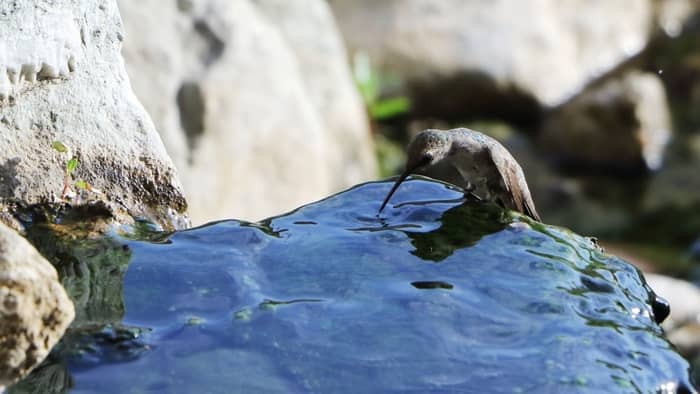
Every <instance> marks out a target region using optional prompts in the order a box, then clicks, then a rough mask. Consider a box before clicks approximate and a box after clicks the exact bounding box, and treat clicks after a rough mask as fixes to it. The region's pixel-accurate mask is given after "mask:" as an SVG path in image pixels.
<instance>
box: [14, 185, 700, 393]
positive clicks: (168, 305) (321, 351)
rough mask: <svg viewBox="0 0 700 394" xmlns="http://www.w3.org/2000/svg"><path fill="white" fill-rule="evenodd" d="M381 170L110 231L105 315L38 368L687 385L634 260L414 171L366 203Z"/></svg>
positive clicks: (219, 382) (532, 384)
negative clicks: (115, 284)
mask: <svg viewBox="0 0 700 394" xmlns="http://www.w3.org/2000/svg"><path fill="white" fill-rule="evenodd" d="M391 186H392V182H373V183H366V184H363V185H359V186H357V187H354V188H352V189H350V190H347V191H345V192H342V193H340V194H337V195H334V196H331V197H329V198H327V199H324V200H322V201H319V202H317V203H313V204H309V205H306V206H303V207H300V208H299V209H297V210H295V211H294V212H292V213H290V214H287V215H282V216H278V217H274V218H271V219H267V220H264V221H262V222H259V223H248V222H241V221H236V220H230V221H220V222H217V223H212V224H210V225H206V226H202V227H199V228H196V229H192V230H188V231H182V232H176V233H173V234H169V233H162V232H160V233H158V232H156V233H150V234H149V233H148V232H142V233H141V234H140V237H142V240H141V241H138V240H136V239H134V237H132V238H130V239H129V240H123V239H122V240H117V241H119V242H124V243H126V244H128V246H129V248H130V250H131V260H130V262H129V267H128V270H126V272H125V275H124V281H123V288H122V291H123V297H122V298H123V299H124V303H125V306H126V307H125V313H124V316H123V318H122V320H121V321H115V322H113V323H111V324H110V325H107V326H100V327H97V328H96V329H95V330H93V332H91V333H90V332H87V331H83V332H82V333H81V334H80V335H78V336H75V337H71V338H69V339H68V340H64V341H63V342H62V343H63V344H64V345H65V346H63V347H62V348H61V349H60V351H57V352H54V359H53V360H51V361H52V362H54V363H55V365H57V367H56V368H55V369H48V371H56V370H58V371H60V367H58V366H60V365H65V366H67V369H68V373H69V374H70V377H71V379H72V382H73V386H72V387H73V389H74V390H76V391H84V392H93V391H99V392H103V393H112V392H113V393H122V392H125V391H129V390H131V391H133V390H136V391H139V390H146V391H148V390H153V389H154V388H157V389H158V391H163V392H174V391H176V392H198V391H199V390H200V389H201V387H205V386H206V387H226V388H227V389H229V390H230V388H234V391H240V392H308V391H313V392H347V391H351V392H405V391H413V392H464V391H470V390H473V388H474V387H477V388H478V389H479V390H480V389H481V388H483V387H487V388H488V390H487V391H488V392H493V393H513V392H518V391H524V392H527V391H529V392H553V393H559V392H577V393H600V392H629V391H640V392H674V391H673V390H677V391H678V392H683V391H682V390H687V391H688V392H693V389H692V386H691V383H690V379H689V377H688V363H687V362H686V361H685V360H684V359H683V358H682V357H681V356H680V355H679V354H677V353H676V352H675V351H674V350H673V348H672V347H671V345H670V344H669V342H668V341H667V340H666V338H665V336H664V333H663V331H662V329H661V328H660V327H659V325H658V324H657V323H656V320H657V319H658V318H659V317H658V316H656V315H655V313H656V311H657V310H658V308H656V307H655V306H654V302H653V300H654V299H655V296H654V294H653V292H651V290H650V289H649V287H648V286H647V285H646V283H645V281H644V279H643V277H642V276H641V274H640V272H639V271H638V270H637V269H636V268H634V267H633V266H631V265H630V264H628V263H626V262H624V261H623V260H621V259H619V258H616V257H614V256H612V255H608V254H605V253H604V252H603V251H602V250H601V249H600V248H599V247H598V246H597V244H596V243H595V242H594V241H593V240H591V239H590V238H586V237H581V236H578V235H576V234H573V233H571V232H569V231H567V230H565V229H562V228H557V227H552V226H547V225H544V224H542V223H537V222H534V221H531V220H529V219H527V218H526V217H523V216H520V215H518V214H515V213H512V212H506V211H503V210H502V209H500V208H499V207H497V206H495V205H491V204H484V203H480V202H475V201H465V199H464V197H463V193H462V192H461V191H460V190H457V189H455V188H454V187H451V186H449V185H446V184H443V183H438V182H434V181H428V180H425V179H420V178H411V179H409V180H407V182H406V183H405V184H404V185H403V186H402V188H401V189H400V190H399V191H398V192H397V194H396V196H395V199H392V202H391V204H390V205H389V206H387V208H386V210H385V211H384V213H383V214H382V215H381V216H380V217H377V209H378V208H379V205H380V203H381V200H382V198H383V197H384V196H385V195H386V193H387V192H388V190H389V188H390V187H391ZM83 349H85V350H86V351H81V350H83ZM125 361H129V362H125ZM339 371H340V372H339ZM465 371H466V372H465ZM40 372H41V371H40ZM50 376H63V375H62V374H60V373H56V372H53V375H51V374H48V373H47V374H41V373H37V375H32V376H30V377H28V378H27V379H26V380H25V381H23V382H21V383H20V386H21V385H27V386H28V387H39V386H40V380H41V379H46V378H47V377H50ZM183 376H187V379H182V377H183ZM494 381H497V382H498V384H496V385H494V384H493V382H494ZM32 382H34V383H33V384H31V385H30V383H32ZM60 383H62V382H59V384H60ZM348 387H351V389H348Z"/></svg>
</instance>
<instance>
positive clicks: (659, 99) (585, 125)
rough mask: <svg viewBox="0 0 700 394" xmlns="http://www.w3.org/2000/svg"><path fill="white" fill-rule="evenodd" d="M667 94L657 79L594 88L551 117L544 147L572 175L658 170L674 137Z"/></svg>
mask: <svg viewBox="0 0 700 394" xmlns="http://www.w3.org/2000/svg"><path fill="white" fill-rule="evenodd" d="M670 122H671V120H670V115H669V109H668V103H667V101H666V94H665V90H664V87H663V85H662V84H661V81H660V80H659V78H658V77H657V76H656V75H654V74H649V73H646V74H643V73H638V72H630V73H627V74H626V75H624V76H623V77H621V78H619V79H614V80H611V81H608V82H605V83H604V84H602V86H594V87H591V88H590V89H589V90H587V91H585V92H583V93H582V94H581V95H579V96H577V97H575V98H574V99H573V100H571V101H570V102H568V103H566V104H565V105H563V106H562V107H560V108H558V109H557V110H555V111H554V112H553V113H551V114H549V115H548V117H547V119H546V121H545V124H544V126H543V130H542V133H541V136H540V141H541V145H542V146H543V148H544V149H545V150H546V151H547V152H548V153H549V154H550V155H551V156H552V157H553V158H555V160H556V161H557V162H559V163H560V164H562V165H563V166H565V167H569V168H574V169H586V171H590V170H591V167H593V168H594V169H598V170H600V169H605V170H606V171H611V170H618V171H624V172H629V171H632V172H637V171H647V170H656V169H658V168H659V167H660V166H661V164H662V162H663V158H664V149H665V147H666V145H667V143H668V141H669V140H670V137H671V124H670Z"/></svg>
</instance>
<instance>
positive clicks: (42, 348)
mask: <svg viewBox="0 0 700 394" xmlns="http://www.w3.org/2000/svg"><path fill="white" fill-rule="evenodd" d="M73 316H74V310H73V304H72V303H71V300H70V299H69V298H68V296H67V295H66V292H65V291H64V290H63V288H62V287H61V284H60V283H59V281H58V276H57V275H56V270H55V269H54V267H52V266H51V264H50V263H49V262H48V261H46V259H44V258H43V257H42V256H41V255H40V254H39V253H38V252H37V251H36V249H34V248H33V247H32V245H30V244H29V242H27V241H26V240H25V239H23V238H22V237H21V236H20V235H19V234H17V233H15V232H14V231H13V230H11V229H9V228H8V227H7V226H5V225H4V224H1V223H0V392H1V391H2V388H3V386H6V385H8V384H10V383H13V382H15V381H17V380H19V379H20V378H21V377H23V376H26V375H27V374H28V373H29V371H31V370H32V368H34V367H36V366H37V365H38V364H39V363H40V362H41V361H42V360H43V359H44V358H45V357H46V356H47V355H48V354H49V351H50V350H51V348H52V347H53V346H54V345H55V344H56V342H58V340H59V339H60V338H61V335H63V333H64V331H65V330H66V328H67V327H68V325H69V324H70V322H71V321H72V320H73Z"/></svg>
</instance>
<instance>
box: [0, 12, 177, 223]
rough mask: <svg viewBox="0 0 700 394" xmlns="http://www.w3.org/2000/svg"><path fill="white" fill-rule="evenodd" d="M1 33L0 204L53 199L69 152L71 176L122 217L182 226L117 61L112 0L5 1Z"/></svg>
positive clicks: (167, 164) (171, 185) (171, 175)
mask: <svg viewBox="0 0 700 394" xmlns="http://www.w3.org/2000/svg"><path fill="white" fill-rule="evenodd" d="M0 37H2V40H0V41H1V42H0V71H4V73H3V75H2V76H0V99H2V100H0V177H2V183H1V184H0V199H1V203H0V205H1V206H3V207H5V206H8V205H10V206H11V205H12V203H14V202H19V203H21V204H34V203H40V202H50V201H55V200H56V196H60V195H61V194H63V193H62V190H63V179H64V169H65V166H66V163H67V161H68V160H69V159H70V158H71V157H72V156H73V155H75V156H76V157H77V158H78V160H79V165H78V167H77V169H76V170H75V172H74V175H75V177H76V178H82V179H84V180H85V181H87V182H88V183H89V184H91V185H93V186H94V187H95V188H96V189H99V190H101V191H102V192H103V194H98V193H92V194H90V193H88V195H86V196H85V198H86V199H102V200H104V201H105V202H106V203H107V205H108V206H109V208H110V209H111V210H112V212H113V213H114V214H115V215H116V216H117V217H118V218H119V219H120V220H121V219H123V220H125V221H126V220H128V219H129V217H130V216H140V217H146V218H150V219H151V220H153V221H155V222H157V223H159V224H161V225H162V226H164V227H166V228H177V227H183V226H186V225H187V223H186V217H185V216H184V212H185V209H186V202H185V200H184V197H183V194H182V192H181V188H180V185H179V181H178V179H177V174H176V171H175V168H174V166H173V165H172V163H171V161H170V158H169V157H168V155H167V153H166V151H165V148H164V147H163V144H162V142H161V140H160V138H159V136H158V134H157V132H156V131H155V129H154V127H153V124H152V122H151V120H150V118H149V117H148V114H146V112H145V111H144V109H143V107H142V106H141V104H140V103H139V102H138V100H137V99H136V97H135V96H134V94H133V92H132V91H131V87H130V86H129V80H128V77H127V75H126V71H125V70H124V66H123V61H122V58H121V55H120V49H121V40H122V25H121V20H120V17H119V13H118V10H117V6H116V1H115V0H108V1H96V0H56V1H52V2H50V3H46V2H35V1H30V0H16V1H11V2H2V3H1V4H0ZM8 80H9V83H8ZM53 141H61V142H62V143H63V144H65V145H66V146H68V147H69V148H70V149H71V151H70V152H69V153H63V154H61V153H59V152H56V151H54V149H53V148H52V147H51V144H52V142H53ZM71 188H72V189H75V187H74V185H72V186H71ZM74 191H75V190H74ZM73 202H76V201H73Z"/></svg>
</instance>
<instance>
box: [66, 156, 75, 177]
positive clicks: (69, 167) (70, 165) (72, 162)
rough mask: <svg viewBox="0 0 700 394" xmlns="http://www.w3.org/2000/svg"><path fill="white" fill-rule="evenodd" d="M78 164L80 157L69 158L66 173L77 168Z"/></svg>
mask: <svg viewBox="0 0 700 394" xmlns="http://www.w3.org/2000/svg"><path fill="white" fill-rule="evenodd" d="M77 166H78V158H77V157H73V158H72V159H70V160H68V163H66V173H68V174H70V173H72V172H73V170H75V168H76V167H77Z"/></svg>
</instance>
